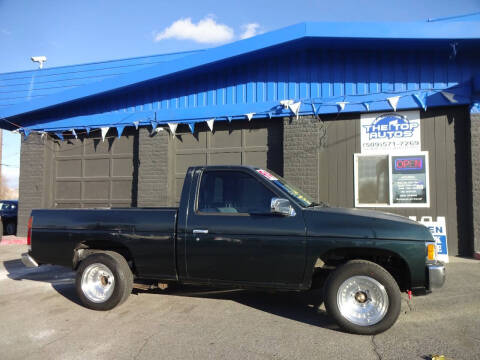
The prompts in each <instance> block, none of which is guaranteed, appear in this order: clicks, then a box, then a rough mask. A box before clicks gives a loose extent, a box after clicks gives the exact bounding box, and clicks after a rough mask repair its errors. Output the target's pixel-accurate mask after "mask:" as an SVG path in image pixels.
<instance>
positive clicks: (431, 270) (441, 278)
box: [427, 262, 445, 290]
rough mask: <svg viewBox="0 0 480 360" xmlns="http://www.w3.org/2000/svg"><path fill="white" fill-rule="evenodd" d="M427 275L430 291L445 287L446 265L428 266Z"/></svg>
mask: <svg viewBox="0 0 480 360" xmlns="http://www.w3.org/2000/svg"><path fill="white" fill-rule="evenodd" d="M427 273H428V289H429V290H431V289H435V288H440V287H442V286H443V284H444V283H445V265H444V264H443V263H440V262H438V263H435V264H428V265H427Z"/></svg>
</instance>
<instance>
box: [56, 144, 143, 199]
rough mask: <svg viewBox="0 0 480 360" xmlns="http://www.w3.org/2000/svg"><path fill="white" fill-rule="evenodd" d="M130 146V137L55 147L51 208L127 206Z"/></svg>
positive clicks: (131, 166)
mask: <svg viewBox="0 0 480 360" xmlns="http://www.w3.org/2000/svg"><path fill="white" fill-rule="evenodd" d="M133 144H134V137H133V136H122V137H121V138H120V139H117V138H110V139H106V140H105V142H103V141H102V140H101V139H84V140H83V141H81V140H69V141H62V142H59V143H56V144H55V148H54V150H55V151H54V158H53V169H52V180H53V181H52V185H53V189H52V200H53V207H58V208H86V207H107V206H108V207H123V206H131V204H132V175H133Z"/></svg>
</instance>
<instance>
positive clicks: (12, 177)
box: [2, 166, 20, 189]
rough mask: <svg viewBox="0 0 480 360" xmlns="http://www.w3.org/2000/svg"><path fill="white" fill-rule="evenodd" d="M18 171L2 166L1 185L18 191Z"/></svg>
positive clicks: (15, 168) (17, 169)
mask: <svg viewBox="0 0 480 360" xmlns="http://www.w3.org/2000/svg"><path fill="white" fill-rule="evenodd" d="M19 175H20V169H19V168H17V167H12V166H2V180H3V183H4V184H5V185H6V186H8V187H9V188H12V189H18V177H19Z"/></svg>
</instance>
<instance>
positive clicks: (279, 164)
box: [169, 119, 283, 205]
mask: <svg viewBox="0 0 480 360" xmlns="http://www.w3.org/2000/svg"><path fill="white" fill-rule="evenodd" d="M195 129H196V130H197V131H196V132H195V134H194V135H192V134H190V133H188V132H186V133H184V134H181V135H177V136H176V138H175V139H174V140H173V141H171V144H172V145H171V146H172V148H171V150H172V151H171V152H170V153H171V154H172V155H171V159H170V164H171V169H170V171H169V174H170V179H169V185H170V189H173V191H171V192H170V195H171V199H170V203H171V204H172V205H175V204H178V202H179V200H180V194H181V191H182V186H183V179H184V177H185V173H186V171H187V169H188V167H189V166H195V165H252V166H258V167H262V168H268V169H270V170H273V171H275V172H277V173H278V174H282V172H283V146H282V142H283V126H282V122H281V120H278V119H276V120H275V119H272V120H264V121H259V120H255V121H252V122H251V123H248V122H246V121H233V122H232V123H228V122H226V121H222V122H216V123H215V125H214V132H210V130H209V129H208V128H207V127H206V126H203V124H202V125H200V126H199V125H197V126H196V127H195Z"/></svg>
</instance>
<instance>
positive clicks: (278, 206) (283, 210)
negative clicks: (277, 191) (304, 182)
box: [270, 198, 296, 216]
mask: <svg viewBox="0 0 480 360" xmlns="http://www.w3.org/2000/svg"><path fill="white" fill-rule="evenodd" d="M270 212H271V213H272V214H279V215H284V216H295V215H296V213H295V209H294V208H293V206H292V205H290V201H288V200H287V199H282V198H272V201H271V202H270Z"/></svg>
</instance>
